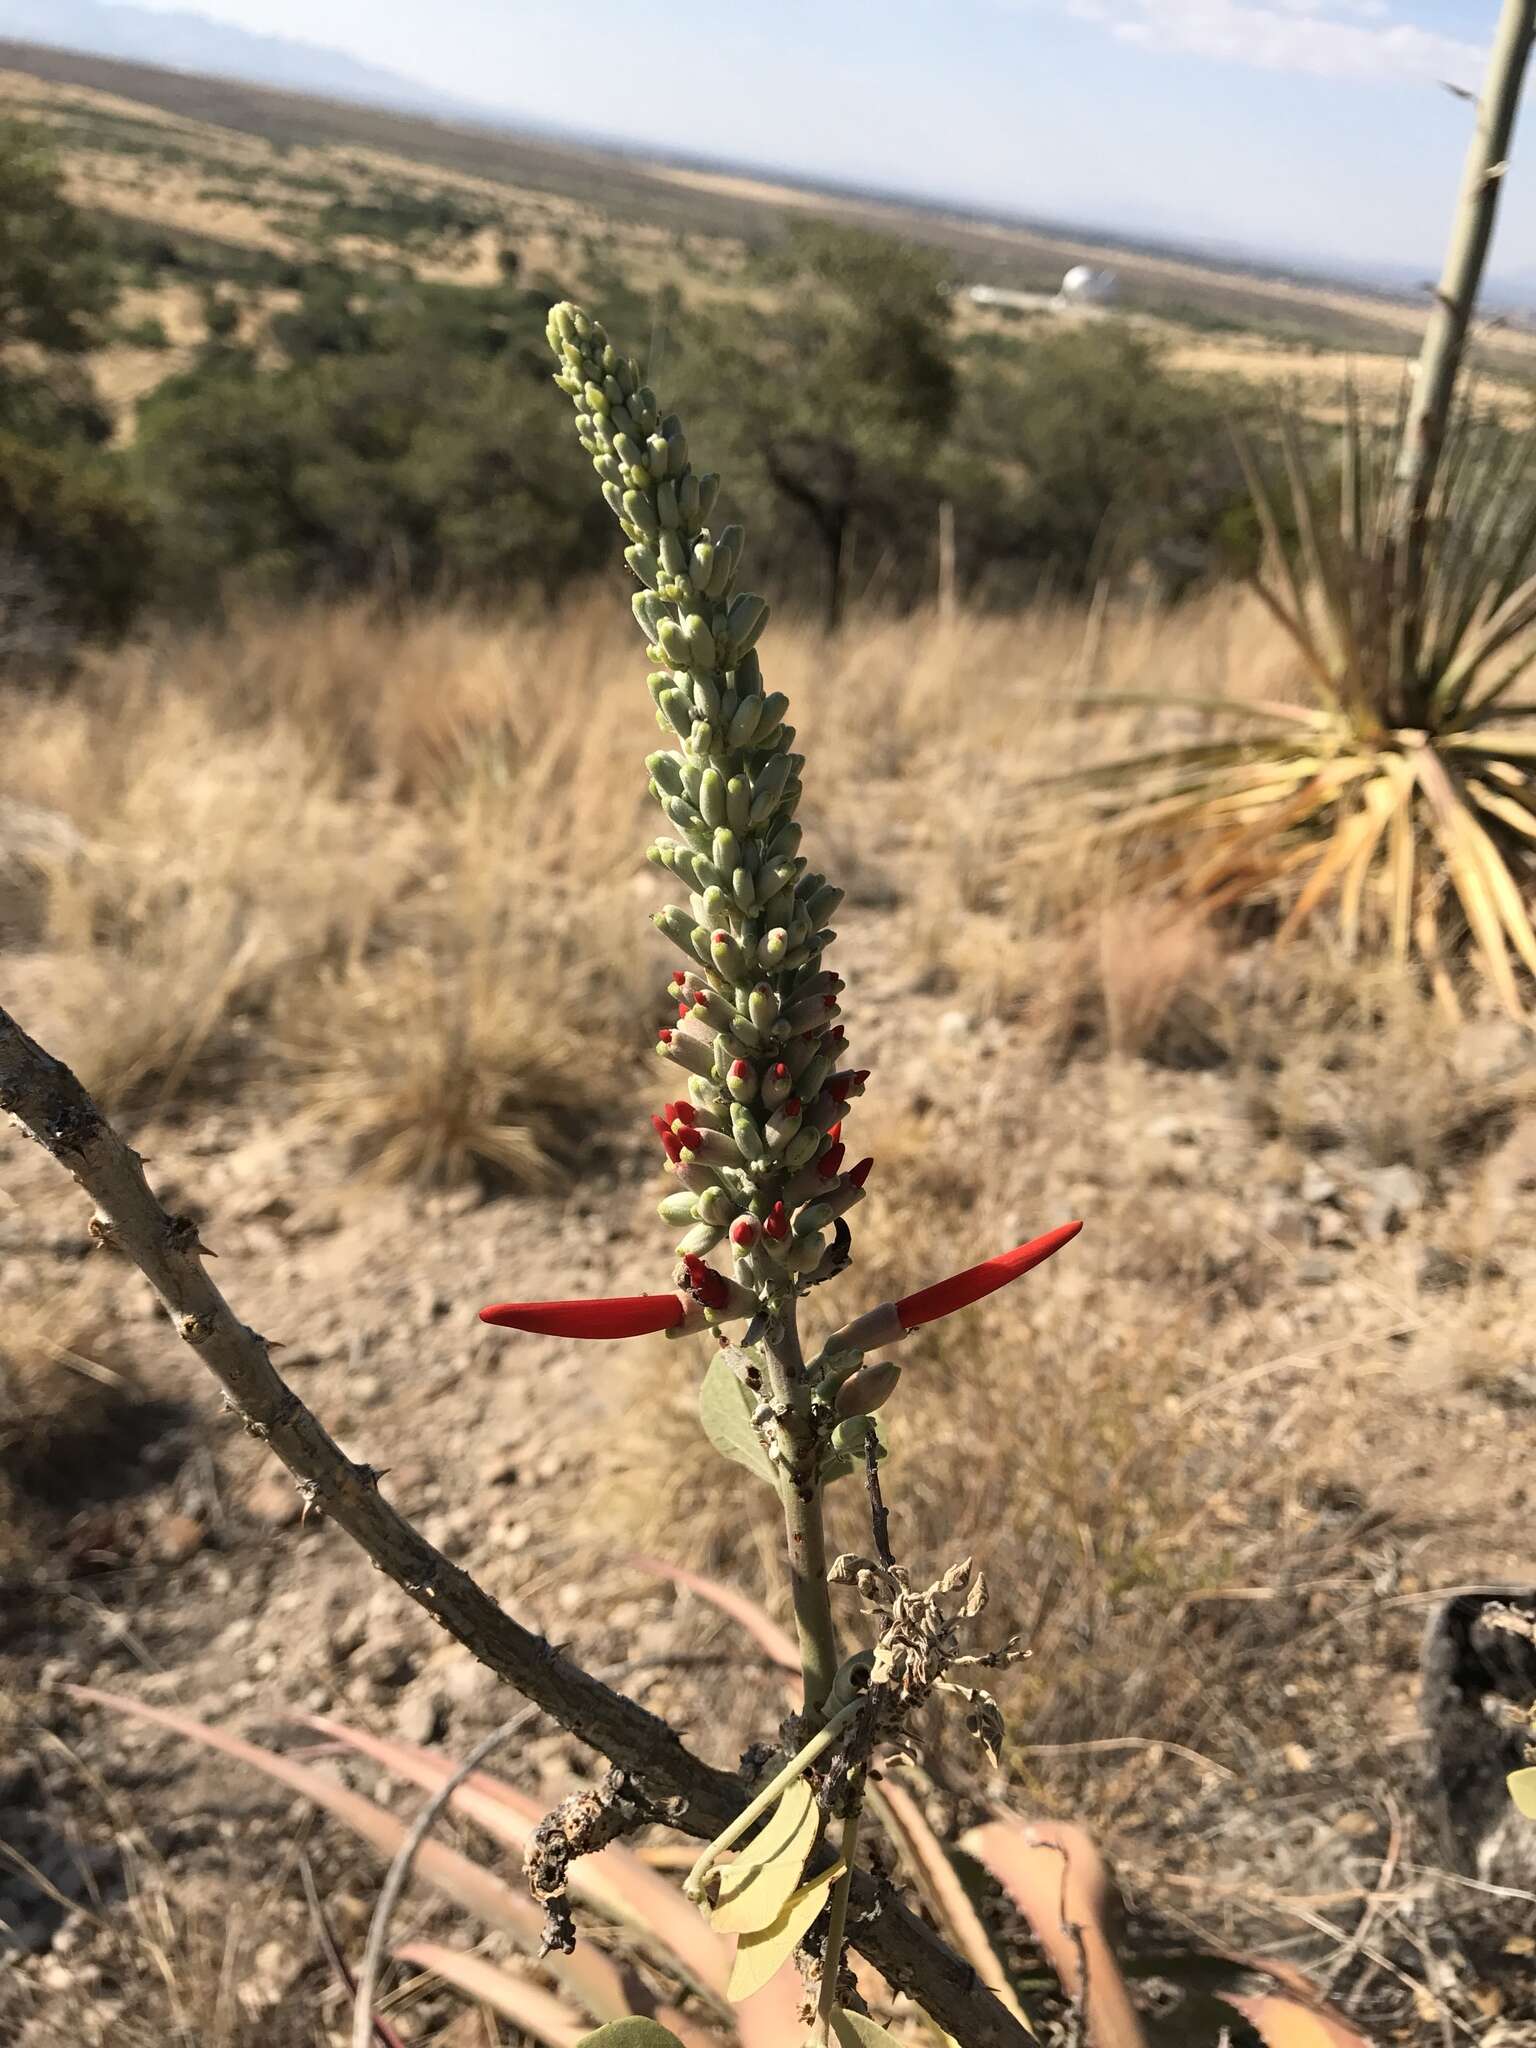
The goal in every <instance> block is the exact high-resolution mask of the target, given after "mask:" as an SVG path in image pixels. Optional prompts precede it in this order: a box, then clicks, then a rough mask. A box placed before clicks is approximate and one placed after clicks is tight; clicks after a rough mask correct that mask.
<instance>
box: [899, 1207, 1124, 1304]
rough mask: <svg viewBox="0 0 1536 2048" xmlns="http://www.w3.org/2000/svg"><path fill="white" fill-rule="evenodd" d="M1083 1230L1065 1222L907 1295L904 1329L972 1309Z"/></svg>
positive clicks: (901, 1301) (1079, 1226) (902, 1302)
mask: <svg viewBox="0 0 1536 2048" xmlns="http://www.w3.org/2000/svg"><path fill="white" fill-rule="evenodd" d="M1082 1227H1083V1226H1082V1224H1081V1223H1080V1222H1079V1223H1063V1224H1061V1225H1060V1226H1059V1228H1057V1229H1055V1230H1048V1231H1047V1232H1046V1234H1045V1235H1044V1237H1036V1238H1032V1239H1031V1240H1030V1242H1029V1243H1028V1244H1021V1245H1018V1246H1016V1247H1015V1248H1014V1250H1013V1251H1011V1252H1001V1253H999V1255H998V1256H997V1257H996V1258H995V1259H985V1260H983V1262H982V1263H981V1264H980V1265H979V1266H969V1267H967V1268H966V1270H965V1271H964V1272H963V1273H952V1274H951V1275H950V1277H949V1278H948V1279H947V1280H940V1281H937V1282H936V1283H935V1284H934V1285H933V1286H932V1287H924V1288H922V1289H920V1290H919V1292H918V1293H916V1294H908V1295H905V1296H904V1297H903V1298H902V1299H901V1300H900V1301H898V1302H897V1304H896V1314H897V1315H898V1317H899V1318H900V1320H901V1327H902V1328H903V1329H904V1330H918V1329H921V1328H922V1326H923V1324H924V1323H935V1322H937V1321H938V1320H939V1318H940V1317H941V1316H949V1315H953V1314H954V1312H955V1310H956V1309H960V1308H969V1307H970V1305H971V1303H972V1302H973V1301H980V1300H981V1299H982V1297H983V1296H984V1295H988V1294H992V1293H994V1292H995V1291H996V1290H997V1289H998V1288H999V1287H1006V1286H1007V1285H1008V1282H1009V1281H1010V1280H1017V1279H1018V1278H1019V1276H1020V1274H1022V1273H1027V1272H1029V1270H1030V1269H1031V1267H1033V1266H1038V1265H1040V1264H1041V1263H1042V1262H1043V1261H1044V1260H1046V1259H1048V1258H1049V1257H1050V1256H1051V1254H1052V1252H1059V1251H1060V1250H1061V1248H1062V1246H1063V1245H1064V1244H1069V1243H1070V1242H1071V1241H1072V1239H1073V1238H1074V1237H1076V1235H1077V1233H1078V1232H1079V1231H1080V1230H1081V1229H1082Z"/></svg>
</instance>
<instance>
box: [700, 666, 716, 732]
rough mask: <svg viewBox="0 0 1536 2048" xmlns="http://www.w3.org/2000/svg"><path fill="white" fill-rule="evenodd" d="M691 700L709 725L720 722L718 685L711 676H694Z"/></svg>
mask: <svg viewBox="0 0 1536 2048" xmlns="http://www.w3.org/2000/svg"><path fill="white" fill-rule="evenodd" d="M693 701H694V703H695V704H696V705H697V706H698V708H699V710H700V711H701V712H702V713H703V715H704V717H705V719H706V720H707V721H708V723H709V724H710V725H712V726H714V725H718V724H719V723H720V686H719V684H718V683H717V682H716V681H715V679H714V677H713V676H707V675H702V674H701V675H696V676H695V677H694V679H693Z"/></svg>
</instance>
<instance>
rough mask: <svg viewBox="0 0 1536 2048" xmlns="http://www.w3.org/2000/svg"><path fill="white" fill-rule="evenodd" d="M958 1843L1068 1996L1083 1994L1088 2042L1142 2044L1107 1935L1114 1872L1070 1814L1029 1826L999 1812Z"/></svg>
mask: <svg viewBox="0 0 1536 2048" xmlns="http://www.w3.org/2000/svg"><path fill="white" fill-rule="evenodd" d="M960 1846H961V1848H962V1849H964V1850H965V1851H966V1853H967V1854H968V1855H971V1856H974V1857H975V1858H976V1860H977V1862H978V1863H982V1864H985V1866H986V1867H987V1869H988V1870H990V1871H991V1873H992V1875H993V1876H994V1877H995V1878H996V1879H997V1881H998V1883H999V1884H1000V1885H1001V1886H1002V1887H1003V1890H1004V1891H1005V1892H1007V1893H1008V1895H1009V1897H1010V1898H1011V1899H1012V1900H1013V1902H1014V1904H1015V1905H1016V1906H1017V1907H1018V1909H1019V1911H1020V1912H1021V1913H1022V1914H1023V1915H1024V1918H1025V1919H1026V1920H1027V1921H1028V1923H1029V1926H1030V1931H1031V1932H1032V1933H1033V1935H1034V1937H1035V1939H1036V1941H1038V1942H1039V1944H1040V1946H1041V1948H1042V1949H1043V1950H1044V1951H1045V1953H1046V1955H1047V1956H1048V1957H1049V1959H1050V1963H1051V1967H1052V1968H1053V1969H1054V1970H1055V1972H1056V1975H1057V1976H1058V1977H1059V1978H1060V1980H1061V1985H1062V1989H1063V1990H1064V1991H1065V1992H1066V1993H1067V1996H1068V1997H1069V1998H1082V1999H1083V2000H1084V2005H1085V2010H1084V2020H1085V2022H1086V2030H1087V2035H1088V2040H1089V2042H1090V2044H1091V2048H1147V2037H1146V2033H1145V2031H1144V2030H1143V2028H1142V2024H1141V2020H1140V2017H1139V2016H1138V2014H1137V2011H1136V2008H1135V2006H1134V2005H1133V2004H1132V2003H1131V1994H1130V1989H1129V1987H1128V1985H1127V1984H1126V1981H1125V1975H1124V1972H1123V1971H1122V1970H1121V1968H1120V1963H1119V1960H1118V1958H1117V1957H1116V1955H1115V1950H1114V1943H1113V1941H1112V1938H1111V1935H1110V1930H1109V1915H1110V1911H1111V1908H1112V1904H1113V1887H1112V1883H1111V1879H1110V1876H1109V1873H1108V1871H1107V1870H1106V1869H1105V1866H1104V1859H1103V1857H1102V1856H1100V1854H1099V1852H1098V1849H1097V1848H1096V1847H1095V1845H1094V1842H1093V1839H1092V1837H1091V1836H1090V1835H1088V1834H1086V1833H1085V1832H1084V1830H1083V1829H1082V1828H1078V1827H1073V1826H1072V1825H1071V1823H1070V1822H1067V1821H1046V1822H1040V1823H1039V1824H1037V1825H1033V1826H1032V1825H1031V1824H1030V1823H1029V1822H1027V1821H1023V1820H1020V1819H1018V1818H1017V1817H1016V1816H1013V1815H1000V1816H999V1817H998V1818H997V1819H996V1820H993V1821H989V1822H988V1823H987V1824H986V1825H985V1826H984V1827H979V1828H972V1829H971V1831H970V1832H969V1834H966V1835H963V1836H962V1837H961V1839H960ZM1085 1972H1086V1977H1087V1983H1086V1986H1085V1985H1084V1982H1083V1979H1084V1975H1085Z"/></svg>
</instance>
